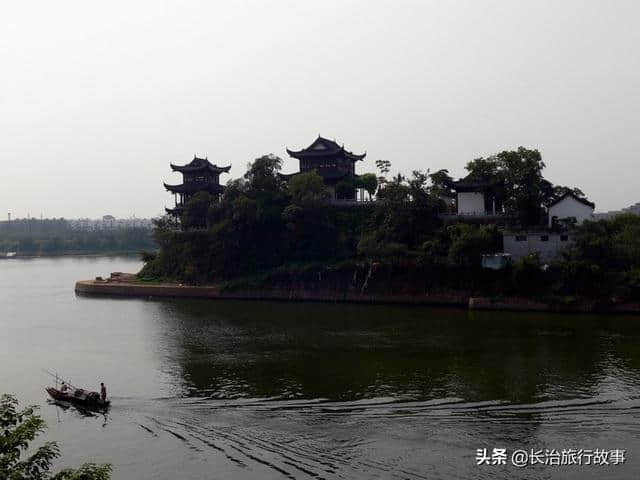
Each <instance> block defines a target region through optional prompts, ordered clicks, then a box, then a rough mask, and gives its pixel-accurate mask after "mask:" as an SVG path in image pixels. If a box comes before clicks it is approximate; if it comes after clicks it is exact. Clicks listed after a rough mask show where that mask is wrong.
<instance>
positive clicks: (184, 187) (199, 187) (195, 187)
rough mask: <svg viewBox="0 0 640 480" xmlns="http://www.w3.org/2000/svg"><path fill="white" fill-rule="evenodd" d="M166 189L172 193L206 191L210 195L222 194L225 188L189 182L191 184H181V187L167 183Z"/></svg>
mask: <svg viewBox="0 0 640 480" xmlns="http://www.w3.org/2000/svg"><path fill="white" fill-rule="evenodd" d="M164 188H166V189H167V190H168V191H170V192H171V193H194V192H201V191H206V192H209V193H222V191H223V190H224V187H223V186H222V185H219V184H217V183H214V182H189V183H181V184H179V185H169V184H167V183H165V184H164Z"/></svg>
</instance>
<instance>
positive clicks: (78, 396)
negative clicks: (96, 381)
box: [46, 387, 111, 409]
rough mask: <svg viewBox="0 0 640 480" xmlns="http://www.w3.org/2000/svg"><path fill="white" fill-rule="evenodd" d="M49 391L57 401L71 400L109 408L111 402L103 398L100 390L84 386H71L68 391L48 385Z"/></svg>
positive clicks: (87, 405)
mask: <svg viewBox="0 0 640 480" xmlns="http://www.w3.org/2000/svg"><path fill="white" fill-rule="evenodd" d="M46 390H47V393H48V394H49V395H50V396H51V398H53V399H54V400H56V401H60V402H69V403H73V404H74V405H80V406H82V407H86V408H93V409H107V408H109V404H110V403H111V402H110V401H109V400H104V401H103V400H102V399H101V398H100V394H99V393H98V392H90V391H88V390H84V389H82V388H69V389H68V390H67V391H66V392H63V391H61V390H58V389H57V388H53V387H47V388H46Z"/></svg>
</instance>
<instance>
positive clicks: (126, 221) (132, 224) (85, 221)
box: [66, 215, 153, 231]
mask: <svg viewBox="0 0 640 480" xmlns="http://www.w3.org/2000/svg"><path fill="white" fill-rule="evenodd" d="M105 217H112V218H113V219H112V220H110V219H109V218H107V219H106V220H105ZM66 222H67V224H68V225H69V228H70V229H71V230H83V231H98V230H118V229H123V228H152V227H153V221H152V220H151V219H150V218H135V217H134V218H115V217H113V216H112V215H105V216H103V217H102V218H101V219H92V218H75V219H73V218H72V219H68V220H66Z"/></svg>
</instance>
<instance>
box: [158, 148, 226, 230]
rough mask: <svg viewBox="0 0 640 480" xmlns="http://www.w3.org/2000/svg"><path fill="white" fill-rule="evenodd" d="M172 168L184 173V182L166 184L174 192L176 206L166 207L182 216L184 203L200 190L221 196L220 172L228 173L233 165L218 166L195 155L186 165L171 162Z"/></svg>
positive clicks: (174, 214) (173, 213)
mask: <svg viewBox="0 0 640 480" xmlns="http://www.w3.org/2000/svg"><path fill="white" fill-rule="evenodd" d="M170 166H171V170H173V171H174V172H180V173H182V183H181V184H179V185H168V184H166V183H165V184H164V188H166V189H167V190H168V191H169V192H171V193H173V197H174V208H165V210H166V212H167V213H168V214H169V215H173V216H176V217H178V216H180V214H181V213H182V210H183V209H184V204H185V203H186V202H188V201H189V199H190V198H191V197H192V196H193V195H195V194H196V193H198V192H207V193H209V194H211V195H213V196H216V197H218V198H219V197H220V195H222V192H223V191H224V187H223V186H222V185H220V174H221V173H228V172H229V170H230V169H231V165H229V166H226V167H218V166H217V165H214V164H212V163H210V162H209V160H208V159H207V158H198V157H196V156H194V157H193V160H191V162H189V163H187V164H186V165H174V164H170Z"/></svg>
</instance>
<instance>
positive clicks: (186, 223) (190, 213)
mask: <svg viewBox="0 0 640 480" xmlns="http://www.w3.org/2000/svg"><path fill="white" fill-rule="evenodd" d="M212 203H213V197H212V196H211V195H209V193H207V192H198V193H196V194H195V195H193V196H192V197H191V198H190V199H189V201H188V202H187V203H186V204H185V206H184V211H183V212H182V216H181V218H180V220H181V221H182V225H183V227H185V228H193V227H205V226H206V224H207V214H208V212H209V207H210V206H211V204H212Z"/></svg>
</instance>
